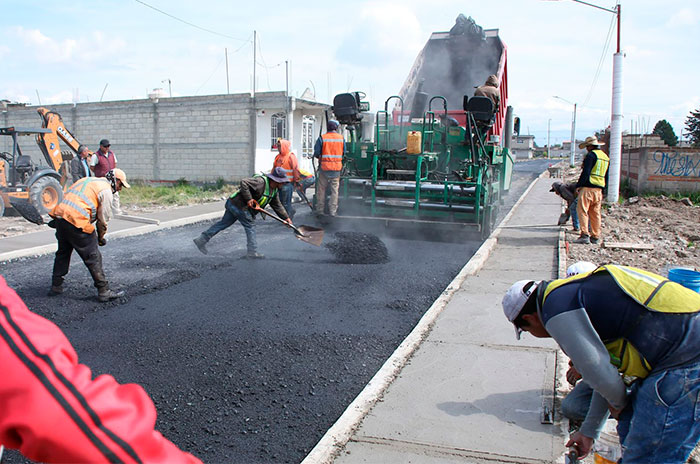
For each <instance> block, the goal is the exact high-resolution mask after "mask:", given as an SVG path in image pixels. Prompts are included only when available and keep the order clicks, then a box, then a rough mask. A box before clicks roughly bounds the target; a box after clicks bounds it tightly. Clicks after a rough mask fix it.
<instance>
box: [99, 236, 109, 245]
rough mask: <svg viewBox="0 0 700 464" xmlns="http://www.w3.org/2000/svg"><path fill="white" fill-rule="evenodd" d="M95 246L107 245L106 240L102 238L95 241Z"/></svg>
mask: <svg viewBox="0 0 700 464" xmlns="http://www.w3.org/2000/svg"><path fill="white" fill-rule="evenodd" d="M97 244H98V245H99V246H105V245H107V239H106V238H104V237H102V238H98V239H97Z"/></svg>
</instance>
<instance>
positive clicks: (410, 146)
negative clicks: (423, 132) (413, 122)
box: [406, 131, 423, 155]
mask: <svg viewBox="0 0 700 464" xmlns="http://www.w3.org/2000/svg"><path fill="white" fill-rule="evenodd" d="M420 142H421V138H420V131H408V135H407V136H406V153H407V154H409V155H419V154H420V153H421V152H422V151H423V150H421V143H420Z"/></svg>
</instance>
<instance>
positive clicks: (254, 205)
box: [248, 199, 260, 209]
mask: <svg viewBox="0 0 700 464" xmlns="http://www.w3.org/2000/svg"><path fill="white" fill-rule="evenodd" d="M248 208H250V209H260V205H259V204H258V202H257V201H255V200H252V199H251V200H248Z"/></svg>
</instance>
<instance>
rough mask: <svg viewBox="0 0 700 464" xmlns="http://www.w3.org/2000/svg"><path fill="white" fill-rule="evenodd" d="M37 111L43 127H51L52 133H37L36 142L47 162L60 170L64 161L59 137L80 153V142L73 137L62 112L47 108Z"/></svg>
mask: <svg viewBox="0 0 700 464" xmlns="http://www.w3.org/2000/svg"><path fill="white" fill-rule="evenodd" d="M37 113H39V115H41V120H42V127H45V128H46V129H50V130H51V133H50V134H39V135H37V137H36V142H37V144H38V145H39V148H40V149H41V152H42V153H43V154H44V158H46V162H47V163H49V165H50V166H51V167H53V168H54V169H55V170H56V171H58V170H59V169H60V168H61V164H62V163H63V155H62V154H61V144H60V143H59V138H60V139H61V140H63V141H64V142H65V143H66V144H67V145H68V146H69V147H70V149H71V150H73V152H75V153H78V147H79V146H80V142H78V141H77V140H76V139H75V137H73V134H71V133H70V131H69V130H68V129H67V128H66V126H65V125H64V124H63V119H61V115H60V114H58V113H56V112H54V111H50V110H47V109H46V108H39V109H37ZM91 154H92V153H91Z"/></svg>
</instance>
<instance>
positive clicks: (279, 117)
mask: <svg viewBox="0 0 700 464" xmlns="http://www.w3.org/2000/svg"><path fill="white" fill-rule="evenodd" d="M271 119H272V121H271V124H270V125H271V130H270V149H271V150H274V149H275V148H277V139H286V138H287V115H286V114H284V113H275V114H273V115H272V118H271Z"/></svg>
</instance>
